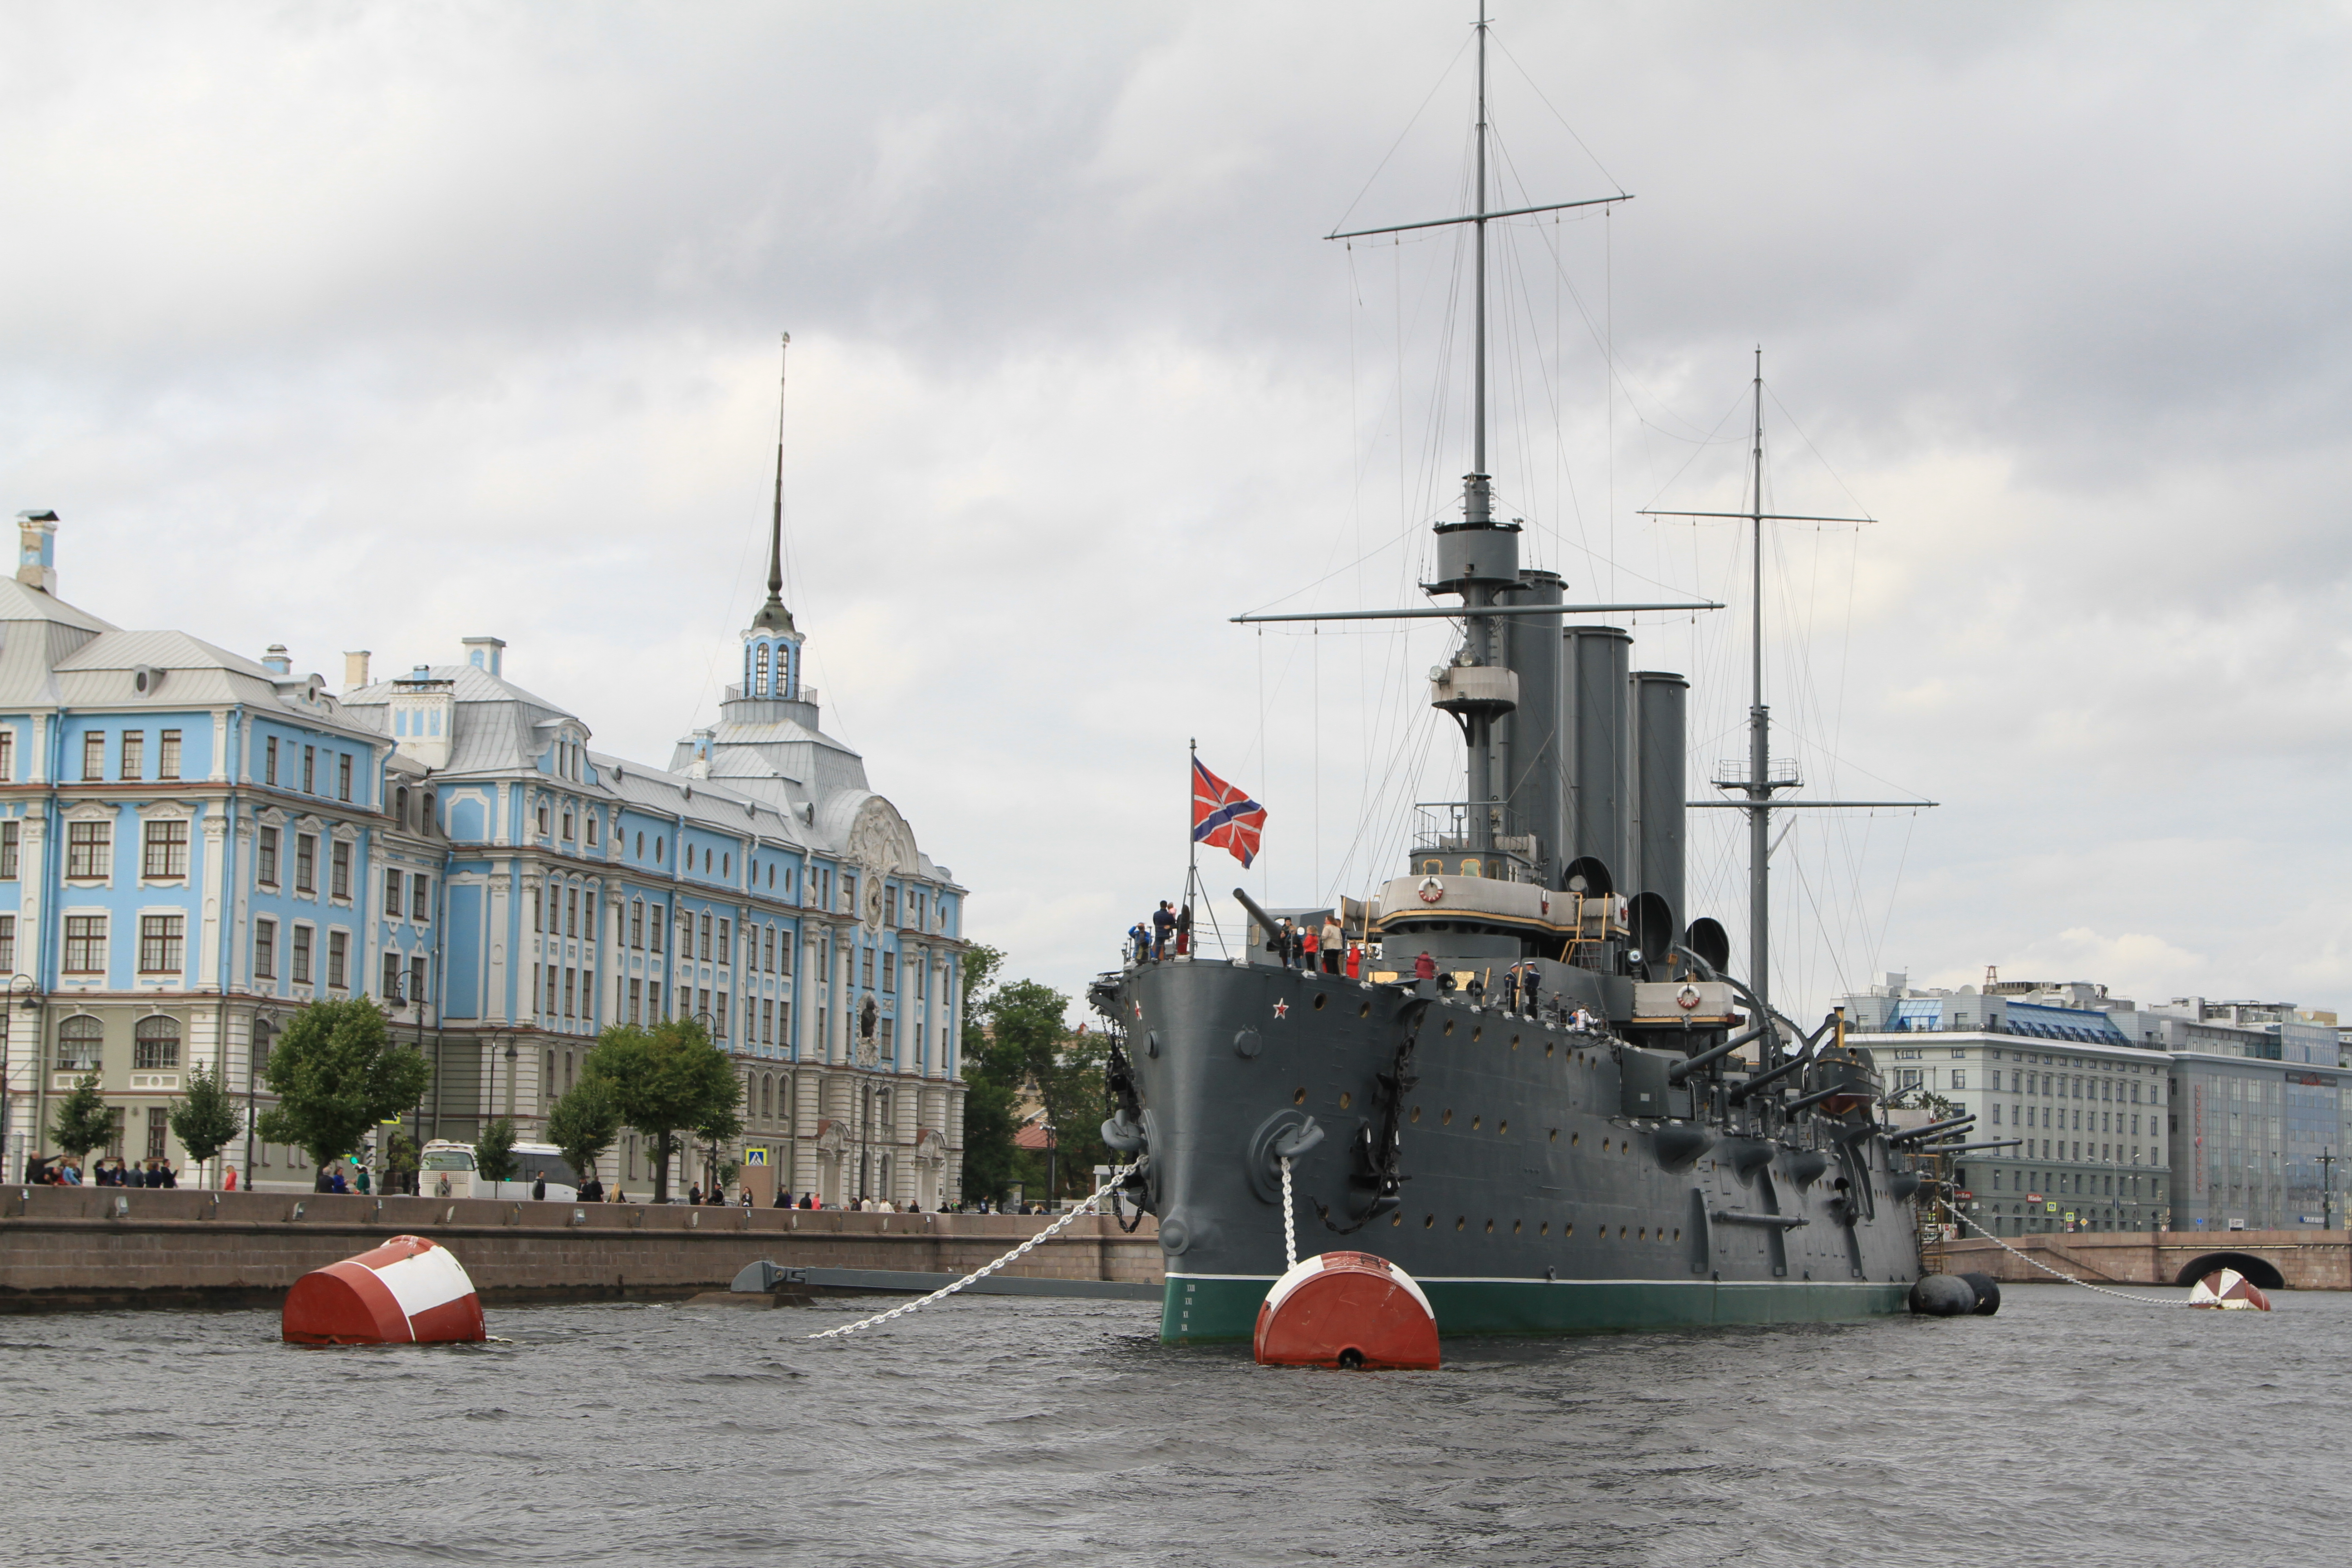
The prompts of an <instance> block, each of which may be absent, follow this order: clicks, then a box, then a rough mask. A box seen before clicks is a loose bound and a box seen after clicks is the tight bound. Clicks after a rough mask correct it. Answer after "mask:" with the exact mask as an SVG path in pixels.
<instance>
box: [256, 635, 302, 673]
mask: <svg viewBox="0 0 2352 1568" xmlns="http://www.w3.org/2000/svg"><path fill="white" fill-rule="evenodd" d="M261 668H264V669H266V670H268V671H269V673H270V674H272V675H276V676H290V675H292V674H293V673H294V661H293V659H291V658H288V657H287V653H286V645H285V644H284V643H282V642H274V643H271V644H270V645H269V651H268V652H267V653H265V654H263V655H262V656H261Z"/></svg>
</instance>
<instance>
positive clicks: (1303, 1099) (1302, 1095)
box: [1290, 1088, 1307, 1105]
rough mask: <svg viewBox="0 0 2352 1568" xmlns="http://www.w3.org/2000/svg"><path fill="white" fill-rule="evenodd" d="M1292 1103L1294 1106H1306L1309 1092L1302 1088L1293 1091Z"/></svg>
mask: <svg viewBox="0 0 2352 1568" xmlns="http://www.w3.org/2000/svg"><path fill="white" fill-rule="evenodd" d="M1290 1103H1291V1104H1293V1105H1304V1104H1306V1103H1307V1090H1306V1089H1304V1088H1300V1089H1295V1090H1293V1091H1292V1093H1291V1096H1290Z"/></svg>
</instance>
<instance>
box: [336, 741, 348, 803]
mask: <svg viewBox="0 0 2352 1568" xmlns="http://www.w3.org/2000/svg"><path fill="white" fill-rule="evenodd" d="M335 798H336V799H337V800H349V799H351V798H352V754H351V753H350V752H342V753H341V754H340V755H338V756H337V757H336V758H335Z"/></svg>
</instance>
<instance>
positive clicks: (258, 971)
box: [253, 921, 278, 980]
mask: <svg viewBox="0 0 2352 1568" xmlns="http://www.w3.org/2000/svg"><path fill="white" fill-rule="evenodd" d="M277 974H278V922H277V921H254V922H253V977H254V978H255V979H257V980H272V979H275V978H276V977H277Z"/></svg>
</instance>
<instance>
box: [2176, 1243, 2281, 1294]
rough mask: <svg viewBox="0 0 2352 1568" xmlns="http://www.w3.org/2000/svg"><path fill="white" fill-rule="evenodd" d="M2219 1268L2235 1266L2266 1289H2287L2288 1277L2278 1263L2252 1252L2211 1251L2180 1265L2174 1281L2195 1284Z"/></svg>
mask: <svg viewBox="0 0 2352 1568" xmlns="http://www.w3.org/2000/svg"><path fill="white" fill-rule="evenodd" d="M2217 1268H2234V1269H2236V1270H2237V1271H2238V1272H2239V1273H2241V1274H2242V1275H2244V1276H2245V1277H2246V1278H2247V1279H2251V1280H2252V1281H2253V1282H2254V1284H2255V1285H2256V1286H2258V1287H2259V1288H2261V1289H2264V1290H2284V1289H2286V1277H2285V1276H2284V1275H2283V1274H2281V1273H2280V1272H2279V1271H2278V1265H2276V1264H2275V1263H2272V1262H2270V1261H2268V1260H2267V1259H2264V1258H2257V1257H2255V1256H2254V1255H2253V1254H2252V1253H2251V1252H2209V1253H2207V1254H2205V1255H2204V1256H2203V1257H2201V1258H2191V1259H2189V1261H2188V1262H2187V1263H2184V1264H2182V1265H2181V1266H2180V1273H2179V1276H2178V1277H2177V1278H2176V1279H2174V1280H2173V1281H2172V1282H2173V1283H2174V1284H2175V1285H2182V1286H2187V1285H2194V1284H2196V1283H2197V1281H2199V1280H2200V1279H2204V1278H2205V1276H2207V1275H2208V1274H2210V1273H2212V1272H2213V1271H2214V1270H2215V1269H2217Z"/></svg>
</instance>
